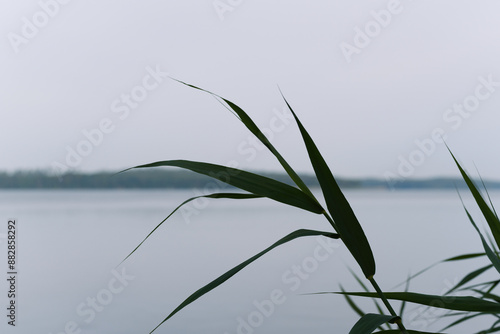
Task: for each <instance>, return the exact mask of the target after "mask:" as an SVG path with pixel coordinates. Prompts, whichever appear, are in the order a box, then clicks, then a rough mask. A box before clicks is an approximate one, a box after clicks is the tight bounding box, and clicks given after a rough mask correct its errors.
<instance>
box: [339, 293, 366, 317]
mask: <svg viewBox="0 0 500 334" xmlns="http://www.w3.org/2000/svg"><path fill="white" fill-rule="evenodd" d="M340 291H342V292H345V290H344V288H343V287H342V285H341V286H340ZM344 298H345V300H346V301H347V304H348V305H349V306H350V307H351V308H352V310H353V311H354V312H356V314H357V315H359V316H360V317H362V316H364V315H365V314H366V313H365V312H364V311H363V310H361V308H359V306H358V305H356V303H355V302H354V301H353V300H352V298H351V297H349V296H348V295H344Z"/></svg>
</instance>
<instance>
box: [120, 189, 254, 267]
mask: <svg viewBox="0 0 500 334" xmlns="http://www.w3.org/2000/svg"><path fill="white" fill-rule="evenodd" d="M198 198H213V199H224V198H225V199H253V198H262V196H259V195H254V194H240V193H215V194H209V195H201V196H195V197H191V198H189V199H187V200H185V201H184V202H182V203H181V204H180V205H179V206H178V207H176V208H175V209H174V211H172V212H171V213H170V214H169V215H168V216H167V217H166V218H165V219H163V220H162V221H161V222H160V223H159V224H158V225H156V227H155V228H154V229H153V230H152V231H151V232H149V234H148V235H147V236H146V237H145V238H144V239H143V240H142V241H141V243H140V244H139V245H137V247H135V248H134V250H133V251H132V252H130V254H129V255H127V256H126V257H125V258H124V259H123V260H122V262H120V264H122V263H123V262H125V260H127V259H128V258H129V257H130V256H131V255H132V254H134V253H135V251H136V250H137V249H139V247H141V245H142V244H143V243H144V242H145V241H146V239H148V238H149V237H150V236H151V234H153V232H155V231H156V230H157V229H158V228H159V227H160V226H161V225H162V224H163V223H164V222H165V221H166V220H167V219H168V218H170V217H171V216H172V215H173V214H174V213H175V212H177V210H179V209H180V208H181V207H182V206H184V205H186V204H187V203H189V202H191V201H194V200H196V199H198ZM120 264H119V265H120Z"/></svg>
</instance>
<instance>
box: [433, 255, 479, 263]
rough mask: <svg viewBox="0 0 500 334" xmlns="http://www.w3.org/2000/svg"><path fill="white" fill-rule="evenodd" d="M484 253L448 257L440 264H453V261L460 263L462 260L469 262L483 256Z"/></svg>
mask: <svg viewBox="0 0 500 334" xmlns="http://www.w3.org/2000/svg"><path fill="white" fill-rule="evenodd" d="M485 255H486V253H470V254H463V255H458V256H453V257H450V258H448V259H446V260H443V261H441V262H454V261H462V260H469V259H475V258H478V257H482V256H485Z"/></svg>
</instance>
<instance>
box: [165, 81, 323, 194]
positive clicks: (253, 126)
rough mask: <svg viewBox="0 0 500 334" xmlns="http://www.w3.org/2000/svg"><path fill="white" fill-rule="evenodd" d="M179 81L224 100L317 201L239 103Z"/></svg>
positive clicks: (300, 185)
mask: <svg viewBox="0 0 500 334" xmlns="http://www.w3.org/2000/svg"><path fill="white" fill-rule="evenodd" d="M174 80H176V81H177V82H179V83H181V84H183V85H186V86H189V87H191V88H195V89H197V90H201V91H202V92H205V93H208V94H210V95H212V96H214V97H215V98H217V99H219V100H221V101H223V102H224V103H225V104H226V106H227V108H228V109H229V110H231V111H232V112H233V113H234V114H235V115H236V116H237V117H238V119H239V120H240V121H241V122H242V123H243V124H244V125H245V127H246V128H247V129H248V130H249V131H250V132H251V133H252V134H253V135H254V136H255V137H257V139H259V140H260V142H261V143H262V144H263V145H264V146H265V147H266V148H267V149H268V150H269V151H270V152H271V153H272V154H273V155H274V156H275V157H276V158H277V159H278V161H279V163H280V164H281V166H282V167H283V169H284V170H285V171H286V173H287V174H288V175H289V176H290V178H291V179H292V180H293V182H294V183H295V184H296V185H297V186H298V187H299V189H300V190H302V191H303V192H304V193H305V194H307V195H308V196H309V197H310V198H311V199H313V200H314V201H316V202H317V200H316V198H315V197H314V195H313V194H312V192H311V191H310V190H309V188H308V187H307V186H306V184H305V183H304V181H302V179H301V178H300V177H299V175H298V174H297V173H296V172H295V171H294V170H293V168H292V167H291V166H290V165H289V164H288V162H287V161H286V160H285V159H284V158H283V156H282V155H281V154H280V153H279V152H278V150H276V148H275V147H274V146H273V144H271V142H270V141H269V139H267V137H266V136H265V135H264V133H262V131H261V130H260V129H259V127H258V126H257V125H256V124H255V122H254V121H253V120H252V119H251V118H250V116H248V114H247V113H246V112H245V111H244V110H243V109H242V108H240V107H239V106H238V105H236V104H235V103H233V102H231V101H229V100H228V99H225V98H223V97H222V96H220V95H217V94H215V93H212V92H210V91H208V90H206V89H203V88H200V87H197V86H194V85H191V84H188V83H186V82H183V81H180V80H177V79H174Z"/></svg>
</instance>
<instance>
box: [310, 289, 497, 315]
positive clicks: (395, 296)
mask: <svg viewBox="0 0 500 334" xmlns="http://www.w3.org/2000/svg"><path fill="white" fill-rule="evenodd" d="M323 293H324V292H323ZM326 293H334V294H340V295H343V294H348V295H349V296H358V297H368V298H379V295H378V294H376V293H372V292H326ZM320 294H322V293H320ZM384 295H385V296H386V297H387V298H388V299H392V300H401V301H404V300H406V301H407V302H410V303H415V304H421V305H427V306H431V307H435V308H442V309H447V310H454V311H465V312H483V313H500V304H499V303H494V302H490V301H486V300H482V299H479V298H475V297H469V296H436V295H426V294H420V293H414V292H386V293H384Z"/></svg>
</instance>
